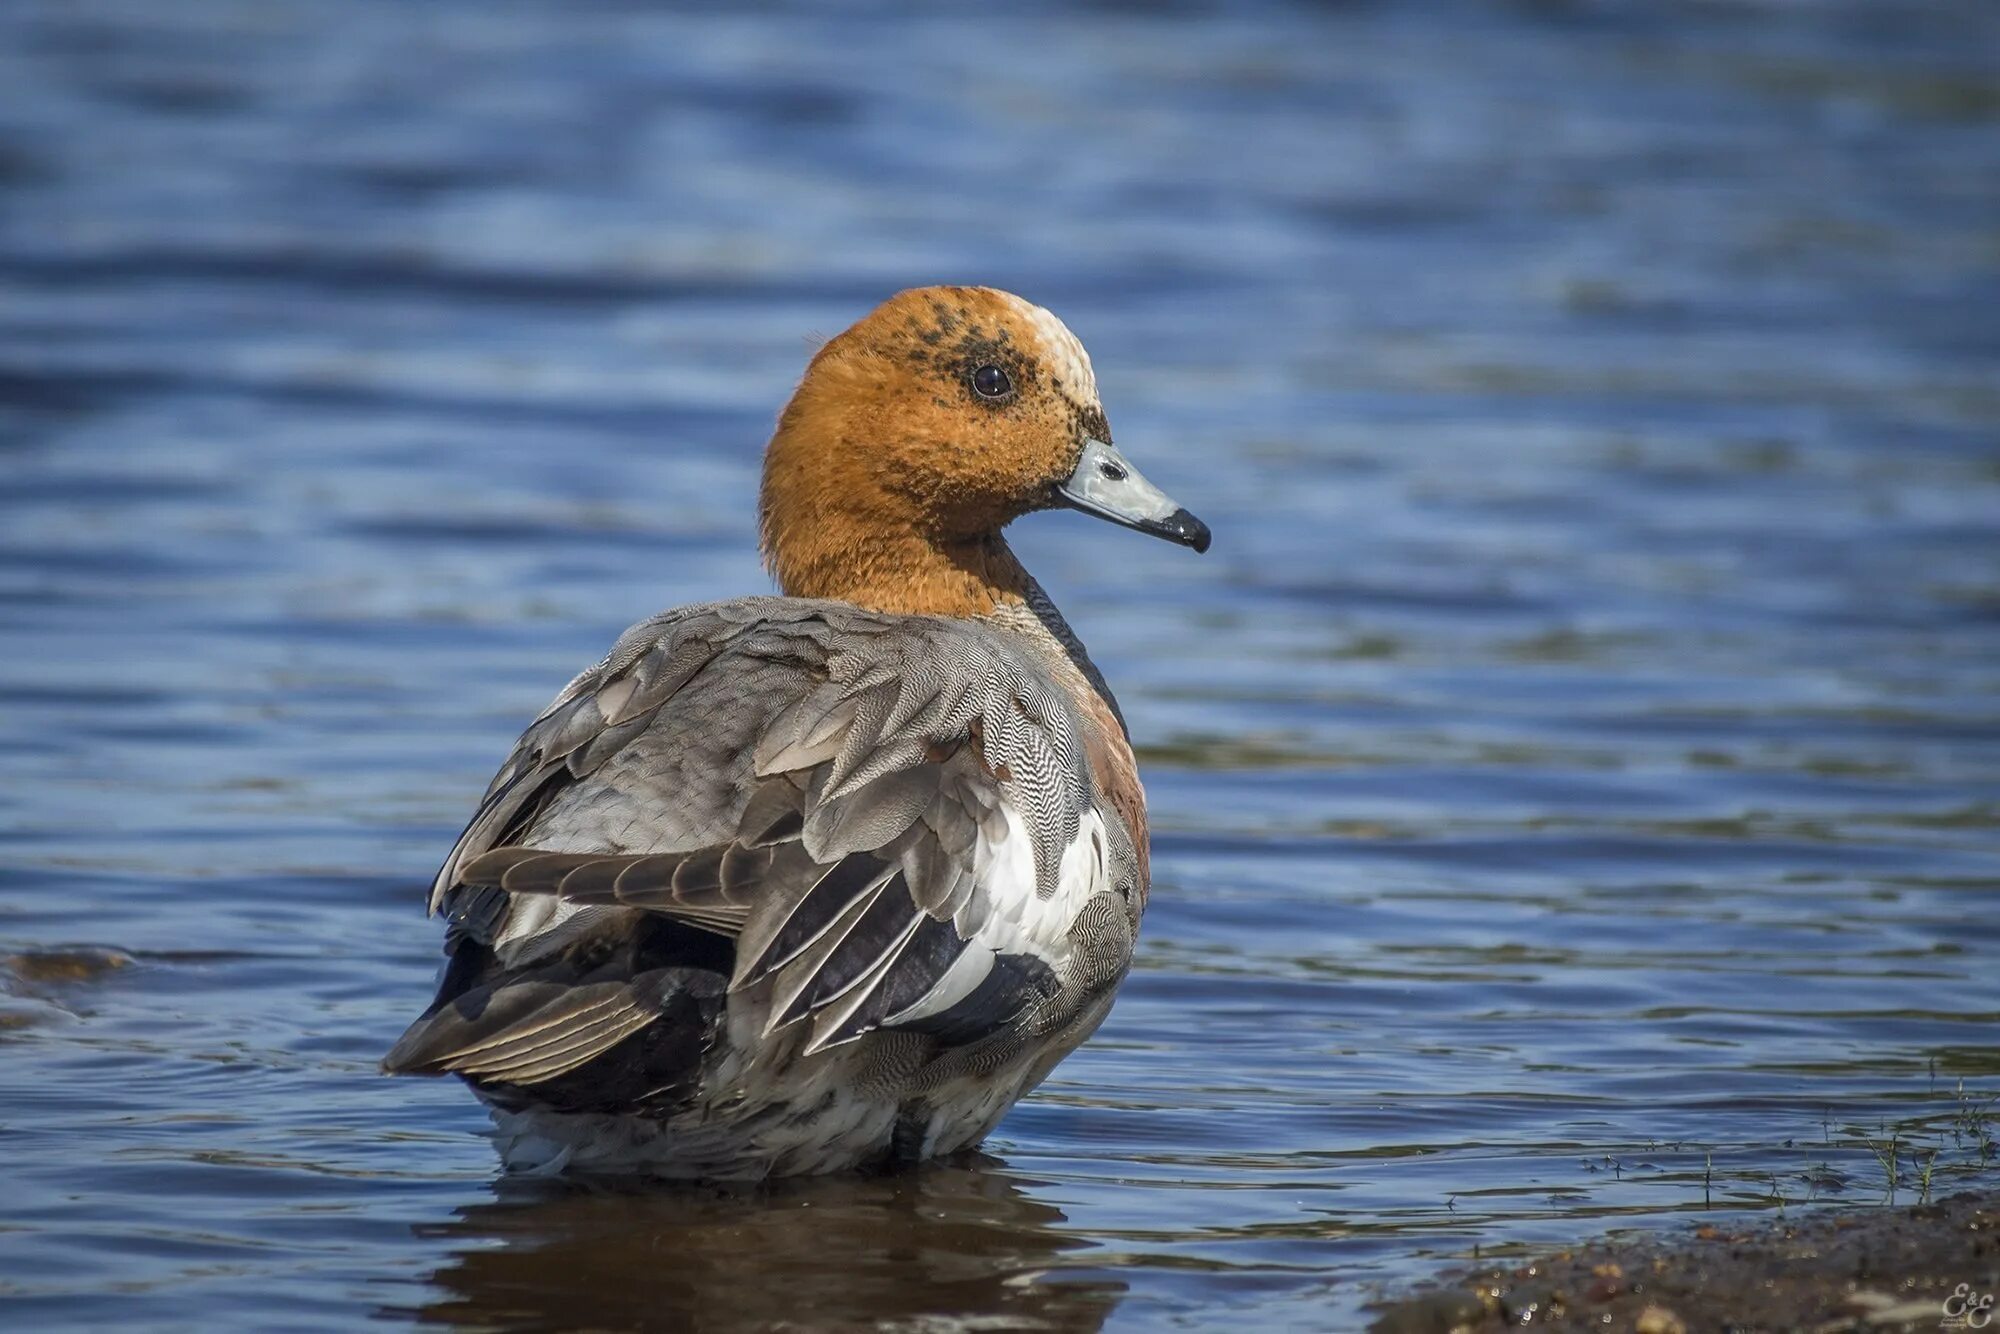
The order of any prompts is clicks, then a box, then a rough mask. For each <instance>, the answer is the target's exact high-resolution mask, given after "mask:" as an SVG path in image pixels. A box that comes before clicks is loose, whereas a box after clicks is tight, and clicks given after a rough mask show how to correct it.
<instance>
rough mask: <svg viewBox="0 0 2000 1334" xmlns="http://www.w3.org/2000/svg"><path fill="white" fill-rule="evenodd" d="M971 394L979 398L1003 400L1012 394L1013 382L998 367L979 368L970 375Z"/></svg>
mask: <svg viewBox="0 0 2000 1334" xmlns="http://www.w3.org/2000/svg"><path fill="white" fill-rule="evenodd" d="M972 392H973V393H975V394H978V395H979V396H980V397H981V398H1005V397H1007V395H1009V394H1011V393H1013V392H1014V381H1013V380H1012V378H1010V377H1009V376H1008V374H1007V372H1006V371H1003V370H1001V369H1000V368H999V367H998V366H981V367H980V368H979V369H978V370H976V371H974V372H973V373H972Z"/></svg>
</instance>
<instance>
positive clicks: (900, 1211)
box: [398, 1158, 1125, 1330]
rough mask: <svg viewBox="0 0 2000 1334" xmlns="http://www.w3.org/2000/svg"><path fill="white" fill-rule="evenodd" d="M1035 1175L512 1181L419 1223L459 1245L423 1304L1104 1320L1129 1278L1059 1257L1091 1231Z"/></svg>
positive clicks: (712, 1318) (492, 1323)
mask: <svg viewBox="0 0 2000 1334" xmlns="http://www.w3.org/2000/svg"><path fill="white" fill-rule="evenodd" d="M1028 1184H1029V1183H1026V1182H1017V1181H1016V1180H1015V1179H1014V1178H1013V1177H1012V1176H1011V1175H1010V1174H1009V1173H1008V1172H1007V1171H1006V1170H1005V1167H1004V1165H1003V1164H1001V1163H1000V1162H999V1161H998V1160H996V1159H992V1158H980V1159H976V1160H974V1161H971V1162H967V1163H961V1164H956V1165H946V1166H939V1167H937V1168H935V1169H932V1170H928V1171H924V1172H918V1173H914V1174H901V1175H897V1176H893V1177H874V1178H859V1179H853V1178H848V1179H838V1180H827V1181H807V1182H796V1183H787V1184H784V1185H779V1186H764V1187H743V1188H719V1187H717V1188H707V1187H685V1186H661V1187H657V1188H643V1187H620V1186H613V1185H609V1184H595V1185H579V1184H571V1183H550V1182H529V1181H520V1180H507V1181H502V1182H501V1183H500V1184H499V1185H498V1186H497V1187H496V1188H495V1192H494V1195H495V1198H494V1199H492V1200H491V1201H488V1202H485V1203H480V1204H474V1205H469V1206H467V1207H465V1208H463V1209H460V1210H459V1211H458V1212H457V1214H456V1215H455V1217H454V1218H453V1219H452V1220H451V1221H450V1222H448V1223H443V1224H438V1225H434V1226H424V1227H420V1228H419V1229H418V1232H419V1234H420V1235H421V1236H422V1237H424V1238H425V1239H427V1240H431V1241H440V1240H441V1241H443V1242H445V1243H446V1244H447V1245H448V1246H449V1247H450V1248H451V1255H450V1258H449V1260H447V1261H446V1262H445V1263H444V1264H442V1265H440V1266H439V1267H438V1269H437V1270H436V1271H435V1272H434V1273H433V1274H432V1275H431V1278H430V1283H431V1285H432V1287H433V1288H434V1289H435V1292H434V1295H433V1296H432V1297H431V1298H430V1299H429V1300H428V1301H426V1302H425V1303H424V1304H423V1306H422V1307H421V1308H420V1309H419V1310H417V1311H416V1312H414V1314H416V1315H417V1316H418V1317H419V1318H420V1319H421V1320H423V1321H424V1322H426V1323H433V1324H446V1325H451V1326H453V1327H456V1328H475V1329H578V1328H584V1329H601V1330H620V1329H662V1328H680V1329H690V1330H734V1329H744V1330H749V1329H773V1328H784V1327H787V1326H790V1327H797V1328H812V1329H863V1328H872V1329H892V1330H893V1329H918V1328H923V1329H936V1328H960V1329H979V1328H985V1329H1053V1330H1094V1329H1097V1328H1099V1327H1100V1326H1101V1325H1102V1324H1103V1323H1104V1320H1105V1317H1106V1316H1107V1315H1109V1314H1110V1312H1111V1310H1112V1308H1113V1307H1114V1306H1115V1305H1116V1304H1117V1302H1118V1299H1119V1297H1120V1295H1121V1294H1122V1293H1123V1292H1124V1291H1125V1284H1124V1283H1123V1282H1120V1281H1118V1280H1116V1279H1114V1278H1110V1277H1105V1276H1100V1275H1093V1274H1089V1273H1086V1272H1078V1271H1074V1270H1065V1269H1063V1268H1061V1266H1064V1265H1069V1264H1074V1263H1075V1256H1076V1253H1077V1252H1078V1251H1079V1250H1083V1249H1086V1247H1087V1243H1085V1242H1083V1241H1081V1240H1080V1239H1078V1238H1077V1237H1076V1236H1075V1235H1074V1234H1071V1233H1066V1232H1064V1231H1062V1230H1060V1228H1061V1225H1062V1224H1063V1223H1064V1222H1065V1221H1066V1220H1065V1218H1064V1215H1063V1213H1062V1211H1061V1210H1060V1209H1057V1208H1056V1207H1054V1206H1053V1205H1050V1204H1046V1203H1043V1202H1041V1201H1039V1200H1037V1199H1035V1198H1033V1197H1032V1196H1030V1195H1029V1194H1028V1193H1027V1191H1026V1190H1025V1189H1024V1187H1025V1186H1026V1185H1028ZM1052 1271H1053V1273H1052ZM398 1313H401V1312H400V1311H399V1312H398Z"/></svg>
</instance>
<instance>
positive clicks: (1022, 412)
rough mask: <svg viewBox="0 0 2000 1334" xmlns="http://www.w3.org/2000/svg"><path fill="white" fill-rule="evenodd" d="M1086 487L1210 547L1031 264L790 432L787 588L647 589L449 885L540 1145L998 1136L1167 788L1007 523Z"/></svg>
mask: <svg viewBox="0 0 2000 1334" xmlns="http://www.w3.org/2000/svg"><path fill="white" fill-rule="evenodd" d="M1057 506H1070V507H1073V508H1076V509H1080V510H1083V511H1085V512H1086V513H1090V514H1095V515H1099V516H1101V517H1103V518H1107V519H1110V520H1112V521H1113V522H1116V523H1121V524H1124V525H1125V526H1127V527H1130V528H1136V529H1138V530H1139V531H1141V532H1146V533H1153V534H1156V535H1158V536H1161V537H1165V538H1168V539H1169V540H1172V541H1175V542H1179V543H1182V544H1184V545H1186V546H1190V547H1193V548H1194V549H1195V550H1196V551H1204V550H1206V549H1207V547H1208V538H1209V535H1208V529H1207V527H1206V526H1205V525H1203V524H1202V523H1201V521H1200V520H1198V519H1196V518H1195V517H1194V516H1193V515H1191V514H1189V513H1188V512H1187V511H1186V510H1185V509H1182V508H1181V507H1180V506H1179V505H1177V504H1175V503H1174V502H1173V501H1172V500H1169V499H1168V498H1167V497H1166V496H1165V495H1164V494H1162V493H1161V492H1160V490H1159V489H1158V488H1156V487H1154V486H1153V485H1152V484H1151V483H1149V482H1148V481H1147V480H1146V479H1145V478H1144V477H1143V476H1141V475H1140V473H1139V470H1138V469H1136V468H1134V467H1133V466H1132V465H1131V463H1129V462H1127V461H1126V459H1125V458H1124V456H1123V455H1121V454H1120V453H1119V452H1118V451H1117V450H1116V449H1114V448H1113V447H1112V445H1111V433H1110V431H1109V429H1108V428H1107V427H1106V425H1105V420H1104V411H1103V409H1102V407H1100V405H1099V403H1098V398H1097V383H1096V378H1095V376H1094V375H1093V374H1092V372H1091V367H1090V358H1089V357H1088V356H1087V355H1085V353H1084V350H1083V347H1082V345H1081V344H1079V343H1078V342H1077V340H1076V338H1075V337H1074V336H1073V335H1072V334H1071V333H1070V331H1069V330H1068V329H1067V328H1065V327H1064V326H1063V324H1062V322H1061V321H1060V320H1058V319H1057V318H1056V317H1055V316H1053V315H1051V314H1050V313H1049V312H1048V311H1046V310H1043V309H1042V308H1041V307H1039V306H1034V305H1030V304H1029V303H1028V302H1026V301H1023V300H1022V299H1021V298H1019V297H1016V296H1012V295H1010V294H1008V293H1006V292H1000V291H994V290H992V289H990V288H980V287H933V288H924V289H919V290H915V291H908V292H903V293H900V294H898V295H897V296H894V297H892V298H890V299H889V300H888V301H886V302H884V303H883V304H882V305H881V306H879V307H878V308H876V309H875V310H874V311H873V312H872V313H870V314H869V315H868V316H867V318H865V319H863V320H862V321H861V322H860V323H859V324H856V325H855V326H854V327H853V328H851V329H849V330H848V331H847V332H846V333H844V334H841V335H840V336H839V337H837V338H835V339H833V340H832V341H830V342H828V343H827V344H826V345H825V346H824V347H823V348H821V349H820V351H819V353H818V354H817V355H816V356H814V357H813V359H812V362H811V364H810V365H809V366H808V367H807V370H806V374H805V378H804V380H803V381H802V382H801V383H800V385H799V387H798V390H797V392H795V393H794V394H793V396H792V400H791V402H790V404H789V405H788V406H787V407H786V408H785V410H784V413H783V415H782V416H781V417H780V418H779V421H778V427H777V432H776V434H775V435H774V436H773V437H772V440H771V443H770V447H769V449H768V450H767V452H766V454H765V459H764V482H763V495H762V504H761V509H762V519H763V548H764V555H765V558H766V560H767V562H768V564H769V565H770V568H771V570H772V572H773V573H774V574H775V575H776V576H777V580H778V583H779V585H780V586H781V587H782V589H783V591H784V596H782V597H750V598H741V599H738V600H735V601H731V602H714V603H708V604H705V605H701V606H692V607H681V608H678V609H676V610H673V611H668V612H663V613H661V614H660V615H658V616H655V617H653V618H652V619H650V620H647V621H642V622H640V623H639V624H638V625H635V626H633V627H632V628H631V629H630V630H627V631H626V632H625V633H624V634H623V635H622V636H620V638H619V640H618V642H617V644H615V645H614V646H613V647H612V650H611V652H610V654H609V655H608V656H607V657H605V659H604V660H603V661H602V662H600V663H598V664H597V665H596V666H595V667H592V668H590V669H589V670H588V671H586V672H584V673H583V674H582V675H581V676H579V677H577V678H576V679H575V680H574V681H572V682H570V683H569V685H568V686H567V687H565V688H564V689H563V691H562V693H561V694H559V695H557V696H556V698H555V702H554V703H552V704H551V705H549V707H548V708H547V709H545V710H544V711H543V712H542V715H541V716H540V717H539V718H537V719H536V720H535V722H534V723H533V725H531V726H530V727H529V728H528V730H527V731H526V732H525V733H524V734H523V735H522V737H521V739H520V741H519V743H518V744H516V746H515V748H514V752H513V754H512V755H511V756H509V757H508V759H507V762H506V763H505V764H504V765H502V766H501V769H500V772H499V774H498V775H497V776H496V777H495V778H494V780H493V783H492V785H491V786H490V787H489V788H488V789H487V793H486V798H485V801H484V802H483V803H482V804H481V805H480V807H479V810H478V812H477V813H476V814H475V815H474V816H473V817H472V822H471V823H470V824H469V825H468V826H467V827H466V830H465V832H464V834H462V835H461V836H460V837H459V840H458V844H457V846H456V847H454V848H453V849H452V850H451V855H450V856H449V857H448V858H447V859H446V860H445V864H444V867H443V869H442V870H440V871H439V872H438V876H437V880H436V883H435V884H434V886H433V887H432V893H431V907H432V910H433V911H442V912H443V913H444V914H445V915H446V916H447V917H448V918H449V922H450V926H449V931H448V935H447V941H446V951H447V954H448V956H449V959H448V962H447V964H446V966H445V970H444V976H443V981H442V983H441V985H440V987H439V990H438V996H437V999H436V1001H435V1002H433V1003H432V1005H431V1007H430V1009H429V1010H428V1011H426V1012H425V1014H424V1015H423V1017H422V1018H420V1019H418V1020H417V1022H416V1023H414V1024H412V1025H411V1026H410V1029H409V1031H408V1032H407V1033H405V1034H404V1035H403V1038H402V1040H401V1041H399V1042H398V1043H397V1044H396V1046H395V1049H394V1050H393V1051H391V1052H390V1053H389V1055H388V1058H387V1060H386V1061H385V1062H384V1065H385V1068H386V1069H388V1070H390V1071H392V1072H395V1073H399V1074H445V1073H451V1074H456V1075H459V1076H461V1077H463V1078H464V1079H465V1080H466V1081H467V1082H468V1083H470V1084H471V1085H472V1086H473V1088H474V1089H475V1090H476V1091H477V1092H478V1094H479V1096H480V1097H481V1098H482V1099H484V1100H485V1101H486V1102H487V1103H488V1104H489V1105H490V1106H491V1107H492V1109H493V1112H494V1116H495V1120H496V1122H497V1124H498V1127H499V1134H498V1141H499V1144H500V1148H501V1153H502V1156H503V1158H504V1159H505V1160H506V1162H507V1163H508V1164H509V1165H510V1166H512V1167H516V1168H524V1169H540V1170H546V1171H554V1170H562V1169H565V1168H566V1169H570V1170H583V1171H630V1170H639V1171H646V1172H651V1173H656V1174H660V1175H666V1176H676V1177H704V1178H744V1177H767V1176H783V1175H800V1174H809V1173H820V1172H832V1171H839V1170H842V1169H846V1168H853V1167H867V1166H876V1165H884V1164H895V1163H904V1162H914V1161H919V1160H922V1159H926V1158H931V1157H935V1156H939V1155H943V1154H949V1153H952V1152H955V1151H957V1150H961V1149H965V1148H969V1147H971V1146H973V1145H976V1144H978V1143H979V1142H980V1141H981V1140H982V1139H984V1138H985V1136H986V1135H987V1134H988V1132H990V1131H991V1130H992V1129H993V1127H994V1125H995V1123H996V1122H998V1121H999V1119H1000V1117H1001V1116H1002V1115H1003V1114H1004V1113H1005V1112H1006V1111H1007V1109H1008V1108H1009V1107H1011V1106H1012V1105H1013V1104H1014V1102H1015V1101H1016V1100H1017V1099H1019V1098H1020V1097H1021V1096H1022V1095H1023V1094H1024V1093H1026V1092H1027V1091H1028V1090H1030V1089H1032V1088H1034V1087H1035V1085H1036V1084H1037V1083H1039V1082H1040V1081H1041V1080H1042V1079H1043V1078H1044V1077H1045V1076H1046V1075H1047V1074H1048V1073H1049V1071H1050V1070H1051V1069H1053V1068H1054V1067H1055V1065H1056V1063H1057V1062H1058V1061H1060V1060H1061V1059H1062V1058H1063V1057H1064V1056H1066V1055H1068V1054H1069V1052H1070V1051H1071V1050H1072V1049H1074V1048H1075V1047H1076V1046H1077V1044H1078V1043H1080V1042H1082V1041H1083V1040H1084V1039H1085V1038H1086V1037H1088V1036H1089V1035H1090V1033H1091V1032H1092V1030H1094V1029H1095V1028H1096V1027H1097V1025H1098V1024H1099V1022H1101V1021H1102V1020H1103V1018H1104V1016H1105V1013H1106V1012H1107V1011H1108V1010H1109V1009H1110V1007H1111V1000H1112V995H1113V993H1114V992H1115V991H1116V990H1117V988H1118V985H1119V983H1120V982H1121V981H1122V980H1123V979H1124V977H1125V973H1126V970H1127V968H1128V967H1129V966H1130V964H1131V961H1132V946H1133V941H1134V939H1135V938H1136V936H1137V933H1138V929H1139V918H1140V915H1141V914H1142V913H1143V912H1144V911H1145V906H1146V895H1147V887H1148V881H1147V875H1148V867H1147V849H1146V799H1145V794H1144V792H1143V790H1142V789H1141V788H1140V785H1139V774H1138V769H1137V766H1136V764H1135V762H1134V760H1133V757H1132V748H1131V746H1130V744H1129V742H1128V740H1127V737H1126V732H1125V725H1124V720H1123V718H1122V717H1121V715H1120V714H1119V711H1118V705H1117V703H1116V701H1115V700H1113V699H1112V696H1111V691H1110V689H1109V688H1108V687H1107V686H1106V685H1105V683H1104V678H1103V677H1102V676H1101V675H1099V673H1098V671H1097V669H1096V667H1095V666H1093V665H1092V664H1091V661H1090V658H1089V657H1088V656H1087V655H1086V654H1085V652H1084V649H1083V645H1082V644H1081V643H1080V642H1079V641H1078V639H1077V637H1076V635H1075V634H1074V633H1073V632H1072V631H1071V630H1070V628H1069V625H1068V624H1067V623H1066V622H1065V621H1064V620H1063V618H1062V616H1061V615H1060V614H1059V613H1058V612H1057V611H1056V609H1055V607H1054V606H1053V605H1052V604H1051V603H1050V602H1049V599H1048V598H1047V596H1046V595H1044V593H1043V592H1042V590H1041V588H1040V587H1039V586H1038V585H1037V584H1036V583H1035V581H1034V579H1032V578H1031V577H1029V575H1028V572H1027V571H1026V570H1024V569H1023V568H1022V567H1021V564H1020V562H1019V561H1017V560H1016V559H1015V558H1014V553H1013V552H1012V551H1011V550H1009V549H1008V546H1007V543H1006V541H1005V540H1004V539H1003V538H1002V537H1001V530H1002V529H1003V528H1004V527H1006V525H1007V523H1008V522H1009V521H1010V520H1012V519H1014V518H1016V517H1017V516H1019V515H1022V514H1026V513H1028V512H1030V511H1032V510H1042V509H1050V508H1054V507H1057Z"/></svg>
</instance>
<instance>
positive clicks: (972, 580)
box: [764, 514, 1034, 617]
mask: <svg viewBox="0 0 2000 1334" xmlns="http://www.w3.org/2000/svg"><path fill="white" fill-rule="evenodd" d="M779 517H780V518H782V517H783V516H779ZM765 539H766V540H765V552H764V554H765V559H766V560H767V561H768V562H769V564H770V567H771V572H772V573H773V574H775V575H776V576H777V578H778V586H779V587H780V588H782V589H783V590H784V591H785V593H786V595H787V596H790V597H801V598H833V599H836V600H838V601H841V602H852V603H853V604H855V605H856V606H859V607H866V608H868V609H869V610H871V611H886V612H893V613H896V614H899V615H910V616H958V617H979V616H990V615H992V614H993V612H995V611H996V610H999V609H1001V608H1005V607H1015V606H1020V605H1022V604H1024V603H1025V602H1026V601H1027V598H1028V592H1029V590H1030V589H1032V588H1033V587H1034V580H1033V579H1031V578H1029V577H1028V572H1027V571H1026V570H1025V569H1023V568H1021V562H1020V561H1019V560H1017V559H1015V557H1014V553H1013V551H1012V550H1011V549H1010V548H1009V547H1008V545H1007V543H1006V540H1005V539H1004V538H1002V537H1001V536H1000V534H998V533H989V534H986V535H984V536H981V537H977V538H969V539H965V540H961V541H941V540H937V539H933V538H931V537H929V536H927V535H925V534H923V533H920V532H915V531H911V530H909V529H907V528H901V527H897V526H894V525H892V524H883V523H879V522H876V523H870V522H865V521H856V520H855V519H854V518H851V517H849V516H843V515H838V514H825V515H820V516H815V517H814V518H813V519H810V520H808V521H806V522H802V523H801V522H779V523H773V522H772V517H771V516H767V517H766V522H765Z"/></svg>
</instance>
